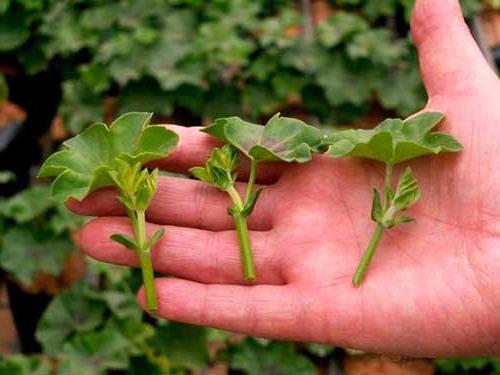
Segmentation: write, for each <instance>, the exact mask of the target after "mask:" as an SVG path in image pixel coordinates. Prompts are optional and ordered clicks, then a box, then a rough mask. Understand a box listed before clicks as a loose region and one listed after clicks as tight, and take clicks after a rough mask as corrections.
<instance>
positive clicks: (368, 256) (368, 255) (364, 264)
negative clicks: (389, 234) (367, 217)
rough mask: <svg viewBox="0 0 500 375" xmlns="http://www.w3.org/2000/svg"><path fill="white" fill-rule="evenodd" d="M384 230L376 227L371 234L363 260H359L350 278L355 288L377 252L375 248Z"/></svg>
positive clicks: (381, 227) (379, 225)
mask: <svg viewBox="0 0 500 375" xmlns="http://www.w3.org/2000/svg"><path fill="white" fill-rule="evenodd" d="M384 230H385V228H384V227H383V226H382V225H381V224H378V225H377V228H376V229H375V233H373V236H372V239H371V241H370V243H369V244H368V247H367V248H366V250H365V253H364V254H363V258H361V262H359V265H358V268H357V269H356V273H355V274H354V276H353V278H352V283H353V285H354V286H355V287H356V288H357V287H359V286H360V285H361V283H362V282H363V279H364V277H365V274H366V270H367V268H368V265H369V264H370V262H371V260H372V258H373V255H374V254H375V250H377V246H378V244H379V242H380V238H381V237H382V234H383V233H384Z"/></svg>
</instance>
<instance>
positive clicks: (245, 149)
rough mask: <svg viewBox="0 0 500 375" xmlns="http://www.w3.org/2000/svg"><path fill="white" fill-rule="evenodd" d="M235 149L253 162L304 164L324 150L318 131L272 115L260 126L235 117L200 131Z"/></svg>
mask: <svg viewBox="0 0 500 375" xmlns="http://www.w3.org/2000/svg"><path fill="white" fill-rule="evenodd" d="M202 131H203V132H205V133H208V134H211V135H213V136H214V137H216V138H219V139H220V140H222V141H224V142H225V143H226V144H230V145H231V146H233V147H235V148H237V149H238V150H239V151H241V152H242V153H243V154H245V155H246V156H247V157H249V158H250V159H254V160H256V161H257V162H266V161H285V162H299V163H304V162H306V161H309V160H311V158H312V154H313V153H315V152H322V151H324V145H323V136H322V134H321V132H320V131H319V130H318V129H316V128H314V127H312V126H309V125H306V124H305V123H304V122H302V121H300V120H297V119H293V118H288V117H281V116H280V115H279V114H276V115H274V116H273V117H272V118H271V119H270V120H269V121H268V122H267V124H266V126H261V125H257V124H253V123H250V122H247V121H243V120H242V119H240V118H239V117H228V118H222V119H218V120H216V121H215V123H214V124H213V125H211V126H209V127H208V128H205V129H203V130H202Z"/></svg>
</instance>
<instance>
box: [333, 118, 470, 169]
mask: <svg viewBox="0 0 500 375" xmlns="http://www.w3.org/2000/svg"><path fill="white" fill-rule="evenodd" d="M443 117H444V115H443V114H441V113H438V112H424V113H422V114H420V115H418V116H415V117H413V118H411V119H409V120H406V121H403V120H400V119H388V120H385V121H383V122H382V123H381V124H379V125H378V126H377V127H376V128H375V129H371V130H359V129H358V130H353V129H350V130H342V131H339V132H336V133H333V134H331V135H330V136H328V137H327V143H329V144H331V145H332V149H331V152H330V154H331V155H332V156H334V157H343V156H357V157H362V158H367V159H373V160H378V161H381V162H384V163H387V164H391V165H393V164H396V163H400V162H402V161H405V160H409V159H413V158H416V157H419V156H423V155H428V154H438V153H440V152H458V151H460V150H462V145H461V144H460V143H459V142H458V141H457V140H456V139H455V138H453V137H452V136H451V135H448V134H444V133H439V132H431V130H432V129H433V128H434V127H435V126H437V125H438V124H439V123H440V122H441V120H442V119H443Z"/></svg>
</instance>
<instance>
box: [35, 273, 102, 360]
mask: <svg viewBox="0 0 500 375" xmlns="http://www.w3.org/2000/svg"><path fill="white" fill-rule="evenodd" d="M105 311H106V305H105V303H104V302H103V301H100V300H98V299H96V298H94V297H92V296H91V293H89V290H88V286H87V285H85V284H84V282H79V283H77V284H75V285H73V286H72V287H71V288H70V289H67V290H65V291H63V292H62V293H61V294H60V295H58V296H57V297H56V298H55V299H54V300H52V302H51V303H50V305H49V307H48V308H47V310H45V312H44V314H43V316H42V318H41V319H40V322H39V323H38V328H37V331H36V338H37V340H38V341H39V342H40V343H41V344H42V348H43V351H44V352H46V353H47V354H48V355H51V356H58V355H60V351H61V349H62V347H63V345H64V343H65V342H66V341H68V340H69V339H71V337H73V336H74V335H77V334H81V333H84V332H90V331H92V330H93V329H95V328H96V327H98V326H99V325H100V324H101V323H102V322H103V319H104V313H105Z"/></svg>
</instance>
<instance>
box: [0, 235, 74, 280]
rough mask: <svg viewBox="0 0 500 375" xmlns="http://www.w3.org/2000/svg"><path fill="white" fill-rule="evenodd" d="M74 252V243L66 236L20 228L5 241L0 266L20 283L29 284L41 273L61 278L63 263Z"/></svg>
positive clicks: (6, 236)
mask: <svg viewBox="0 0 500 375" xmlns="http://www.w3.org/2000/svg"><path fill="white" fill-rule="evenodd" d="M73 251H74V244H73V243H72V242H71V240H70V239H69V238H67V237H65V236H53V235H50V234H47V233H45V232H44V231H42V230H34V228H30V227H26V226H17V227H13V228H12V229H10V230H8V231H7V232H6V233H5V235H4V236H3V238H2V251H1V252H0V267H1V268H3V269H4V270H6V271H8V272H9V273H10V274H12V275H13V276H14V277H15V278H16V279H17V280H18V281H19V282H21V283H23V284H30V283H31V282H33V280H34V277H35V276H36V275H37V273H38V272H44V273H47V274H49V275H53V276H59V274H60V273H61V271H62V268H63V265H64V261H65V260H66V258H67V257H68V256H69V255H70V254H71V253H72V252H73Z"/></svg>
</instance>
